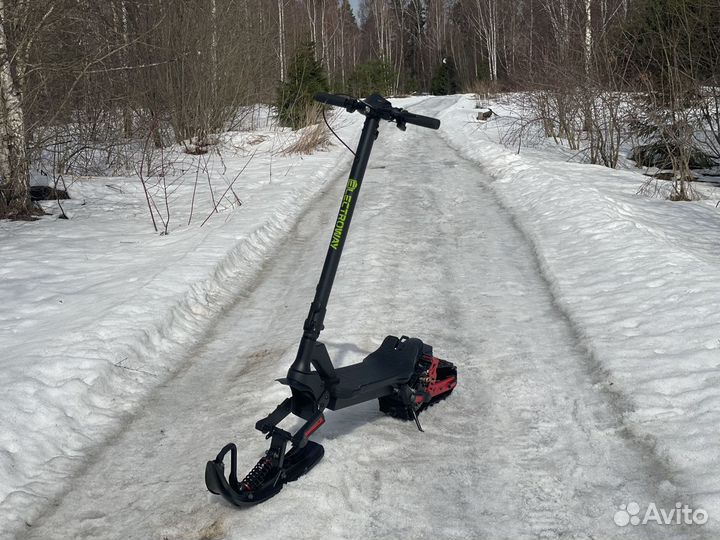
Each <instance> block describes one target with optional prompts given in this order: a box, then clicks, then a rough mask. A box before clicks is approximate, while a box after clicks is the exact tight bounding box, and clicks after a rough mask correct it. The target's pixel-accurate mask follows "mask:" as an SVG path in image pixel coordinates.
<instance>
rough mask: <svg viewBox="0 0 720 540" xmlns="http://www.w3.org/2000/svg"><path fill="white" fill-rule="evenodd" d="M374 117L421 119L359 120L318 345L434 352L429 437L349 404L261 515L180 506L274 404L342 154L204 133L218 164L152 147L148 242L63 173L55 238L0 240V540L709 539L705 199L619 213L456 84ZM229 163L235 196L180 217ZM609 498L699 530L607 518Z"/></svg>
mask: <svg viewBox="0 0 720 540" xmlns="http://www.w3.org/2000/svg"><path fill="white" fill-rule="evenodd" d="M399 103H400V104H402V105H403V106H408V107H409V108H410V109H411V110H413V111H414V112H418V113H420V114H428V115H436V116H438V117H439V118H441V120H442V122H443V124H442V126H441V129H440V132H439V133H436V132H431V131H427V130H421V129H419V128H416V127H414V126H408V130H407V131H406V132H404V133H403V132H399V131H398V130H395V129H392V128H391V127H390V126H382V130H381V134H380V138H379V140H378V143H377V144H376V147H375V151H374V153H373V157H372V159H371V162H370V166H369V169H368V173H367V176H366V180H365V183H364V184H363V189H362V192H361V194H360V198H359V202H358V207H357V210H356V214H355V217H354V219H353V224H352V228H351V233H350V237H349V239H348V243H347V245H346V249H345V252H344V254H343V262H342V264H341V266H340V268H339V270H338V275H337V280H336V284H335V287H334V290H333V296H332V298H331V303H330V306H329V309H328V314H327V318H326V327H327V328H326V329H325V331H324V332H323V335H322V339H323V341H324V342H325V343H326V344H327V345H328V349H329V351H330V354H331V357H332V358H333V360H334V361H335V362H336V364H337V365H347V364H350V363H354V362H356V361H358V360H359V359H360V358H362V356H363V355H365V354H367V353H369V352H371V351H372V350H374V349H375V348H376V347H377V346H378V345H379V343H380V342H381V341H382V338H383V337H384V336H385V335H386V334H388V333H391V334H396V335H399V334H407V335H411V336H417V337H420V338H421V339H423V340H425V341H426V342H428V343H430V344H431V345H433V347H434V349H435V352H436V354H438V355H440V356H441V357H443V358H447V359H448V360H451V361H453V362H455V363H456V364H457V365H458V371H459V386H458V388H457V390H456V391H455V392H454V393H453V395H452V396H451V397H450V398H449V399H448V400H447V401H445V402H442V403H440V404H438V405H437V406H435V407H433V408H431V409H430V410H429V411H427V412H426V413H423V415H421V421H422V423H423V427H424V428H425V431H426V432H425V433H423V434H420V433H418V432H417V430H416V429H415V427H414V425H413V423H399V422H398V421H396V420H394V419H391V418H386V417H384V416H382V415H381V414H380V413H379V412H378V410H377V405H376V404H375V403H367V404H362V405H359V406H356V407H353V408H350V409H348V410H344V411H338V412H335V413H333V412H329V413H328V414H327V417H328V422H327V423H326V424H325V425H324V426H323V427H322V429H321V430H319V431H318V433H317V436H316V437H315V439H316V440H317V441H318V442H321V443H322V444H323V445H324V446H325V448H326V456H325V458H324V459H323V461H321V462H320V464H318V466H317V467H316V468H315V469H314V470H313V471H312V472H311V473H310V474H308V475H307V476H306V477H304V478H303V479H301V480H300V481H299V482H296V483H294V484H290V485H288V486H287V487H286V488H285V489H284V490H283V491H282V492H281V493H280V494H279V495H278V496H277V497H276V498H275V499H273V500H271V501H269V502H268V503H265V504H263V505H261V506H259V507H255V508H252V509H250V510H248V511H238V510H236V509H234V508H231V507H229V506H228V505H226V504H224V503H222V502H220V500H219V499H218V498H217V497H213V496H211V495H209V494H207V492H206V491H205V489H204V486H203V485H202V470H203V467H204V462H205V461H206V460H207V459H211V458H212V457H214V454H215V452H217V450H219V448H220V447H221V446H222V445H223V444H225V443H226V442H228V440H235V441H236V442H238V443H239V447H240V462H241V463H240V468H241V469H243V468H245V467H247V468H249V467H251V466H252V465H253V464H254V463H255V461H256V459H257V458H258V457H259V455H260V454H261V452H262V451H263V449H264V447H265V445H266V444H267V443H266V441H265V440H264V439H263V437H262V436H260V434H258V433H257V432H256V431H254V429H253V428H254V423H255V421H256V420H257V419H258V418H260V417H262V416H264V415H266V414H267V413H268V412H269V411H271V410H272V409H273V408H274V407H275V405H277V403H279V402H280V401H281V400H282V399H283V398H284V397H285V396H286V393H287V391H286V388H285V387H283V386H281V385H279V384H277V383H276V382H274V380H273V379H275V378H277V377H281V376H283V374H284V371H285V370H286V369H287V366H288V365H289V363H290V362H291V360H292V358H293V357H294V353H295V350H296V347H297V342H298V339H299V337H300V332H301V328H302V321H303V319H304V317H305V315H306V312H307V307H308V305H309V302H310V300H311V299H312V295H313V293H314V288H315V283H316V280H317V277H318V275H319V271H320V267H321V264H322V257H323V256H324V253H325V250H326V249H327V241H328V239H329V237H330V230H331V225H332V221H333V218H334V215H335V213H336V211H337V205H338V201H339V199H340V197H341V192H342V190H343V186H344V179H345V178H346V174H347V173H346V171H347V169H349V163H350V161H349V160H350V157H351V156H349V154H348V153H347V152H346V151H344V150H343V149H342V147H340V146H339V145H338V144H333V145H332V146H331V147H330V149H329V150H327V151H323V152H318V153H316V154H314V155H312V156H283V155H279V154H278V153H277V151H276V150H277V149H278V148H280V147H285V146H287V144H288V143H289V142H291V138H292V137H293V135H292V134H289V133H287V132H284V131H278V130H273V129H270V128H269V127H265V128H261V129H260V130H258V131H256V132H253V133H248V132H237V133H230V134H227V135H225V136H223V138H222V141H221V144H220V148H221V152H222V156H218V155H211V156H199V157H197V156H196V157H192V158H191V157H188V156H185V155H180V154H176V155H172V156H170V157H168V161H170V162H171V163H172V164H173V166H172V167H171V169H172V170H173V171H174V172H173V174H169V175H168V177H167V179H168V181H169V182H170V183H171V186H172V191H173V197H172V205H171V208H172V213H171V215H172V219H171V227H170V234H169V235H167V236H165V235H158V234H156V233H155V232H154V231H153V229H152V226H151V225H150V223H149V219H148V217H147V207H146V202H145V200H144V195H143V193H142V191H141V190H140V188H139V185H138V181H137V179H135V178H131V177H127V178H119V177H112V178H92V179H89V178H88V179H76V181H75V183H74V184H73V185H72V186H71V188H70V189H71V194H72V195H73V196H74V199H73V200H71V201H66V202H65V203H64V207H65V210H66V212H67V213H68V215H69V216H70V217H71V219H70V220H67V221H65V220H57V219H54V218H45V219H43V220H42V221H41V222H39V223H31V224H30V223H6V222H2V223H0V235H2V238H3V240H2V244H1V245H0V250H2V259H0V275H1V276H2V278H3V279H2V281H0V290H1V291H2V297H3V299H4V302H3V307H2V311H0V321H1V324H0V336H1V338H0V339H1V341H0V342H1V343H2V351H1V352H0V367H1V368H2V369H0V385H2V388H3V390H4V392H3V395H2V398H0V404H1V407H2V411H3V412H2V414H0V500H1V501H2V502H0V523H1V524H2V528H1V530H2V533H1V536H0V537H2V538H5V537H7V538H13V537H15V536H16V535H19V536H20V537H22V538H28V539H29V538H44V539H46V538H86V537H88V538H119V537H121V538H148V537H153V538H156V537H157V538H168V539H175V538H178V539H179V538H238V539H239V538H242V539H249V538H267V537H268V536H269V535H270V534H272V535H273V536H277V537H281V538H283V537H289V536H293V537H301V538H316V537H318V536H321V535H327V536H329V537H333V538H358V537H411V536H412V537H421V538H424V537H436V536H437V537H443V538H489V537H501V538H536V537H543V538H558V537H564V538H565V537H567V538H613V537H628V538H712V537H717V533H718V531H717V525H715V521H716V516H720V489H719V488H718V486H720V478H718V475H719V474H720V473H719V472H718V470H719V469H718V467H717V464H718V457H719V454H718V450H717V449H718V448H719V447H720V445H719V444H718V443H720V440H718V439H719V438H720V435H718V434H717V432H716V431H717V430H716V429H715V426H716V425H717V423H718V414H719V413H720V404H719V403H718V398H719V397H720V396H719V393H720V391H719V390H717V385H716V382H717V381H718V380H720V378H719V377H718V375H719V374H720V373H719V372H718V369H720V354H718V349H720V335H719V334H718V329H719V328H720V314H719V313H718V311H717V309H716V306H717V305H718V303H719V302H720V284H718V282H717V280H716V279H715V275H714V274H715V273H716V272H714V270H717V268H718V264H719V263H720V250H719V249H718V241H717V240H716V239H717V238H720V236H718V232H720V230H718V229H720V220H719V219H718V218H719V216H718V211H717V210H716V209H715V207H714V202H715V201H711V200H709V199H708V200H704V201H700V202H697V203H670V202H667V201H663V200H660V199H653V198H648V197H646V196H643V195H638V189H639V188H640V186H641V185H642V184H643V182H644V181H645V180H646V178H645V177H643V176H642V175H640V174H638V173H637V172H634V171H612V170H608V169H605V168H602V167H594V166H588V165H582V164H577V163H570V162H568V159H567V158H568V154H567V153H565V152H563V151H562V149H560V150H558V149H556V148H554V147H552V146H548V145H544V144H540V145H536V146H535V147H532V148H524V149H523V151H522V152H521V153H520V155H517V154H516V152H515V148H514V147H513V148H508V147H505V146H503V145H502V144H501V143H500V141H501V139H502V138H503V134H504V131H505V130H506V129H507V125H508V123H509V122H510V121H511V115H513V114H516V113H515V111H513V110H512V109H511V108H510V107H509V106H508V105H507V104H505V103H503V102H501V101H498V102H495V101H492V102H489V103H488V104H487V105H488V106H490V107H491V108H492V110H493V111H494V112H496V113H499V114H500V115H499V116H493V117H491V119H490V120H488V121H487V122H478V121H476V120H474V117H475V115H476V111H475V110H474V109H473V107H474V106H475V102H474V101H473V100H472V99H470V97H469V96H454V97H446V98H427V99H426V98H412V99H409V100H405V101H400V102H399ZM361 120H362V119H361V118H358V117H357V116H350V115H347V114H343V115H341V117H340V120H339V122H338V123H339V124H341V125H342V126H343V127H342V128H341V135H342V136H343V137H345V138H346V139H348V140H349V141H353V140H355V138H356V137H357V135H358V133H359V126H360V121H361ZM443 139H444V141H443ZM253 152H254V157H253V158H252V160H250V161H249V164H248V159H249V157H250V156H251V155H253ZM192 160H195V161H192ZM198 163H200V167H198ZM246 164H248V165H247V168H246V169H245V171H244V172H243V173H242V174H241V175H240V176H239V177H238V179H237V180H236V181H235V183H234V184H233V187H234V189H235V191H236V193H237V195H238V198H239V199H240V202H241V204H239V203H238V201H237V200H236V199H234V198H233V197H232V194H231V197H230V198H225V199H223V200H222V205H221V209H222V211H221V212H220V213H217V214H214V215H213V216H212V217H211V218H210V219H209V220H208V222H207V224H206V225H204V226H202V227H200V223H201V222H202V220H203V219H205V217H206V216H207V215H208V214H210V213H211V212H210V211H211V210H212V208H213V204H212V197H211V194H210V189H214V196H215V198H216V200H217V199H219V197H220V195H221V194H222V193H224V192H225V190H226V187H227V185H228V183H231V182H232V181H233V179H234V178H235V176H236V175H237V173H238V172H239V171H240V170H242V169H243V167H244V166H245V165H246ZM206 169H207V173H206V172H205V171H206ZM183 171H184V172H183ZM197 171H200V175H199V177H200V178H201V180H202V181H200V182H198V184H197V188H198V191H197V198H196V202H195V210H194V217H193V220H192V222H191V223H190V225H188V224H187V221H188V217H189V215H190V206H189V205H190V200H191V199H192V197H191V195H192V192H193V190H194V189H195V178H196V175H195V173H196V172H197ZM208 178H209V181H208ZM108 186H112V187H108ZM28 426H30V427H28ZM630 502H637V503H639V504H640V505H641V506H643V505H644V506H647V505H648V504H649V503H650V502H655V503H656V504H657V506H658V507H659V508H660V507H662V508H668V509H670V508H673V505H674V504H675V503H676V502H682V503H686V504H689V505H691V506H692V507H694V508H698V507H701V508H704V509H705V510H707V511H708V514H709V516H710V522H709V523H708V524H707V525H703V526H698V525H693V526H687V527H686V526H658V525H652V524H649V525H643V526H627V527H626V528H622V529H621V528H619V527H618V526H617V525H615V524H614V523H613V515H614V513H615V512H616V511H617V510H618V509H619V508H620V505H627V504H628V503H630Z"/></svg>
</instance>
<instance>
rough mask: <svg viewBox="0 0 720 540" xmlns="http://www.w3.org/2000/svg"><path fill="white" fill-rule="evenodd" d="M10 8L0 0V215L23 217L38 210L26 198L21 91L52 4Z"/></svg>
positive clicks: (51, 9) (24, 2) (4, 216)
mask: <svg viewBox="0 0 720 540" xmlns="http://www.w3.org/2000/svg"><path fill="white" fill-rule="evenodd" d="M12 7H13V8H14V9H13V10H12V11H11V10H10V6H9V5H8V3H7V2H6V0H0V177H1V178H0V218H15V219H27V218H31V217H32V216H34V215H37V214H39V213H41V211H40V210H39V209H38V208H37V207H36V206H35V205H33V203H32V201H31V200H30V175H29V167H28V152H27V138H26V132H25V111H24V108H23V107H24V104H23V94H24V90H25V83H26V76H27V71H28V66H29V59H30V54H31V51H32V49H33V46H34V45H35V43H36V41H37V39H38V37H39V35H40V33H41V31H42V29H43V27H44V26H45V24H46V22H47V21H48V19H49V18H50V16H51V15H52V14H53V11H54V10H55V4H54V3H53V2H50V3H45V4H44V5H42V6H38V5H37V3H36V4H33V3H31V2H29V1H23V2H17V3H16V4H14V5H12ZM37 8H41V9H40V10H39V11H38V9H37ZM11 38H12V39H11Z"/></svg>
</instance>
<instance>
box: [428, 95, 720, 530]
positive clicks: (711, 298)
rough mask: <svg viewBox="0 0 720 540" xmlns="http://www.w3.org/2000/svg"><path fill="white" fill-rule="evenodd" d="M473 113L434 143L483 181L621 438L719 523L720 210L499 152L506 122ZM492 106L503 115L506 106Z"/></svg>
mask: <svg viewBox="0 0 720 540" xmlns="http://www.w3.org/2000/svg"><path fill="white" fill-rule="evenodd" d="M473 107H474V101H473V100H471V99H469V98H460V100H459V101H458V104H457V106H456V107H455V108H453V109H451V110H448V111H447V112H446V114H445V115H443V116H442V120H443V127H442V129H443V136H444V137H445V138H446V139H447V140H448V141H450V143H451V144H453V145H454V146H456V147H457V148H459V149H460V150H461V151H462V153H463V154H464V155H465V156H467V157H469V158H471V159H473V160H475V161H477V162H478V163H479V164H481V165H482V166H483V167H484V168H485V169H486V170H488V171H490V172H491V174H492V176H493V178H494V182H493V184H492V187H493V191H494V192H495V193H496V194H497V196H498V197H499V199H500V200H501V202H502V204H503V205H504V206H505V207H506V208H507V210H508V212H509V213H511V214H512V215H513V216H514V217H515V220H516V223H517V224H518V226H519V227H520V228H521V230H522V231H523V232H524V234H525V236H526V237H527V238H528V239H530V241H531V243H532V246H533V249H534V251H535V253H536V256H537V257H538V259H539V261H540V266H541V269H542V272H543V275H544V277H545V278H546V279H547V280H548V282H549V283H550V285H551V287H552V290H553V296H554V298H555V300H556V302H557V304H558V306H559V307H560V309H562V310H563V311H564V312H565V313H566V314H567V316H568V319H569V320H570V321H571V322H572V324H573V326H574V327H575V329H576V332H577V333H578V335H579V336H580V337H581V338H582V341H583V343H584V345H585V346H586V347H587V348H588V351H589V353H590V354H591V356H592V357H593V359H594V361H595V362H597V369H598V371H600V372H601V373H603V377H604V378H605V381H604V382H603V385H604V386H606V387H607V388H608V389H609V390H610V391H611V392H612V393H613V394H614V395H616V396H617V399H618V400H620V401H621V402H622V403H623V412H622V416H623V422H624V424H625V425H626V426H627V428H628V430H629V431H630V433H632V435H633V436H634V437H636V438H637V439H639V440H644V441H646V443H647V444H648V445H649V446H651V447H652V448H653V452H654V453H655V454H656V455H657V456H658V457H659V458H661V459H662V460H663V461H665V462H666V463H667V466H668V467H669V468H671V469H672V470H673V471H674V477H675V481H676V482H677V483H678V484H679V485H681V486H682V487H683V489H684V490H686V491H687V492H688V493H690V494H696V497H695V498H696V502H697V504H698V505H699V506H702V507H703V508H705V509H707V510H708V511H709V513H710V515H711V516H712V515H720V468H719V467H718V465H720V434H719V433H718V432H717V429H716V426H717V425H718V422H719V421H720V388H718V386H717V381H718V380H720V379H718V376H719V375H720V311H718V309H717V306H718V305H720V282H719V281H718V280H717V271H718V268H720V242H719V241H718V238H720V214H719V213H718V210H717V209H716V206H715V204H716V201H715V200H712V199H705V200H702V201H699V202H694V203H673V202H669V201H667V200H662V199H658V198H648V197H645V196H642V195H638V192H639V191H641V188H642V185H643V184H644V182H645V181H646V179H645V178H643V177H642V176H641V175H639V174H638V173H636V172H633V171H613V170H609V169H606V168H603V167H599V166H589V165H581V164H575V163H568V162H567V161H566V160H565V159H564V156H563V155H562V154H561V153H559V152H555V153H553V152H552V150H548V149H547V148H535V149H531V150H530V151H528V152H525V153H523V152H521V153H520V155H517V154H516V153H515V152H513V151H512V150H510V149H508V148H506V147H503V146H501V145H499V144H498V141H499V139H500V137H499V136H498V134H501V133H503V127H502V126H500V127H498V125H497V124H498V123H500V124H502V118H500V119H499V120H496V122H495V123H494V125H493V123H488V124H486V125H484V126H483V125H481V124H479V123H477V122H468V120H469V119H470V118H471V115H472V114H473V112H474V111H472V108H473ZM492 108H493V110H497V111H500V116H501V117H502V116H503V114H502V113H503V112H505V111H503V109H502V104H501V103H500V104H493V105H492ZM505 128H507V125H506V126H505ZM527 154H529V155H527ZM712 195H715V197H717V193H712Z"/></svg>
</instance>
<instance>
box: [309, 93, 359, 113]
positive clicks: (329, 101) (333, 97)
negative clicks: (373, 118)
mask: <svg viewBox="0 0 720 540" xmlns="http://www.w3.org/2000/svg"><path fill="white" fill-rule="evenodd" d="M313 99H314V100H315V101H318V102H320V103H325V104H326V105H332V106H333V107H343V108H344V109H347V108H349V107H352V106H353V105H354V104H355V101H356V100H354V99H353V98H351V97H348V96H339V95H337V94H326V93H325V92H317V93H316V94H315V95H314V96H313Z"/></svg>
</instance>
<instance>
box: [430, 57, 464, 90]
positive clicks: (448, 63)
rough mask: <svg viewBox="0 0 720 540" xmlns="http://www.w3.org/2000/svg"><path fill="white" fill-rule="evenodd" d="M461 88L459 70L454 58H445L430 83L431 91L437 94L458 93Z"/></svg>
mask: <svg viewBox="0 0 720 540" xmlns="http://www.w3.org/2000/svg"><path fill="white" fill-rule="evenodd" d="M458 88H459V84H458V76H457V70H456V69H455V63H454V62H453V60H452V58H443V60H442V62H440V64H438V67H437V68H436V69H435V75H433V78H432V82H431V83H430V92H431V93H432V94H433V95H435V96H445V95H447V94H456V93H457V91H458Z"/></svg>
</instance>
